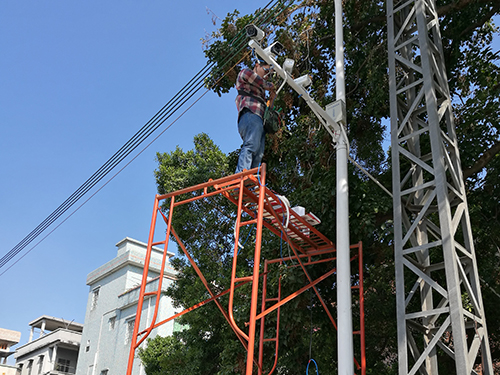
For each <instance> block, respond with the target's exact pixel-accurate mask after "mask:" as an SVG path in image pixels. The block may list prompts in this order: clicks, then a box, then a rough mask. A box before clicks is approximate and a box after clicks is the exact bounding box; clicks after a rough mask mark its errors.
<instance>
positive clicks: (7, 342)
mask: <svg viewBox="0 0 500 375" xmlns="http://www.w3.org/2000/svg"><path fill="white" fill-rule="evenodd" d="M19 340H21V332H18V331H11V330H10V329H4V328H0V375H16V367H15V366H9V365H8V364H7V357H9V356H11V355H12V354H14V352H13V351H11V350H10V348H11V347H12V346H13V345H16V344H18V343H19Z"/></svg>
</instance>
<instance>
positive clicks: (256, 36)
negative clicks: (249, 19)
mask: <svg viewBox="0 0 500 375" xmlns="http://www.w3.org/2000/svg"><path fill="white" fill-rule="evenodd" d="M245 31H246V33H247V37H249V38H252V39H253V40H255V41H257V42H260V41H261V40H262V38H264V35H265V34H264V31H262V30H261V29H259V28H258V27H257V26H255V25H254V24H250V25H247V26H246V27H245Z"/></svg>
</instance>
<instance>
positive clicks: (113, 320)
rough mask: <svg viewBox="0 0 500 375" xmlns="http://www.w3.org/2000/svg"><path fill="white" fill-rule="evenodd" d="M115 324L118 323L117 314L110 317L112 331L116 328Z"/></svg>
mask: <svg viewBox="0 0 500 375" xmlns="http://www.w3.org/2000/svg"><path fill="white" fill-rule="evenodd" d="M115 324H116V316H112V317H111V318H109V330H110V331H112V330H114V329H115Z"/></svg>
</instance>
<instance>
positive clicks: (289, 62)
mask: <svg viewBox="0 0 500 375" xmlns="http://www.w3.org/2000/svg"><path fill="white" fill-rule="evenodd" d="M294 65H295V60H293V59H289V58H287V59H285V62H284V63H283V69H284V70H285V72H287V73H288V74H292V70H293V66H294Z"/></svg>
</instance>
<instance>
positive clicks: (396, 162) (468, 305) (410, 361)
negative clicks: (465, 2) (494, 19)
mask: <svg viewBox="0 0 500 375" xmlns="http://www.w3.org/2000/svg"><path fill="white" fill-rule="evenodd" d="M387 9H388V10H387V21H388V51H389V77H390V78H389V85H390V105H391V140H392V141H391V146H392V166H393V178H392V183H393V195H394V245H395V267H396V298H397V323H398V345H399V350H398V351H399V374H400V375H406V374H415V373H417V372H419V373H420V374H429V375H431V374H432V375H434V374H438V360H437V351H438V350H441V351H443V352H444V353H446V354H448V355H449V356H450V357H451V358H452V359H453V360H454V361H455V365H456V373H457V374H460V375H470V374H474V373H475V371H474V365H475V364H477V363H478V361H479V360H481V361H482V371H483V374H490V375H493V368H492V361H491V352H490V348H489V342H488V334H487V329H486V321H485V316H484V307H483V301H482V297H481V290H480V284H479V276H478V271H477V262H476V255H475V251H474V244H473V238H472V232H471V225H470V219H469V212H468V207H467V200H466V193H465V187H464V181H463V175H462V170H461V164H460V156H459V150H458V143H457V137H456V133H455V125H454V122H453V114H452V108H451V100H450V93H449V87H448V81H447V76H446V70H445V65H444V61H443V49H442V43H441V34H440V31H439V22H438V15H437V12H436V6H435V2H434V1H433V0H417V1H415V0H410V1H407V0H403V1H398V0H389V1H388V4H387Z"/></svg>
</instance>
